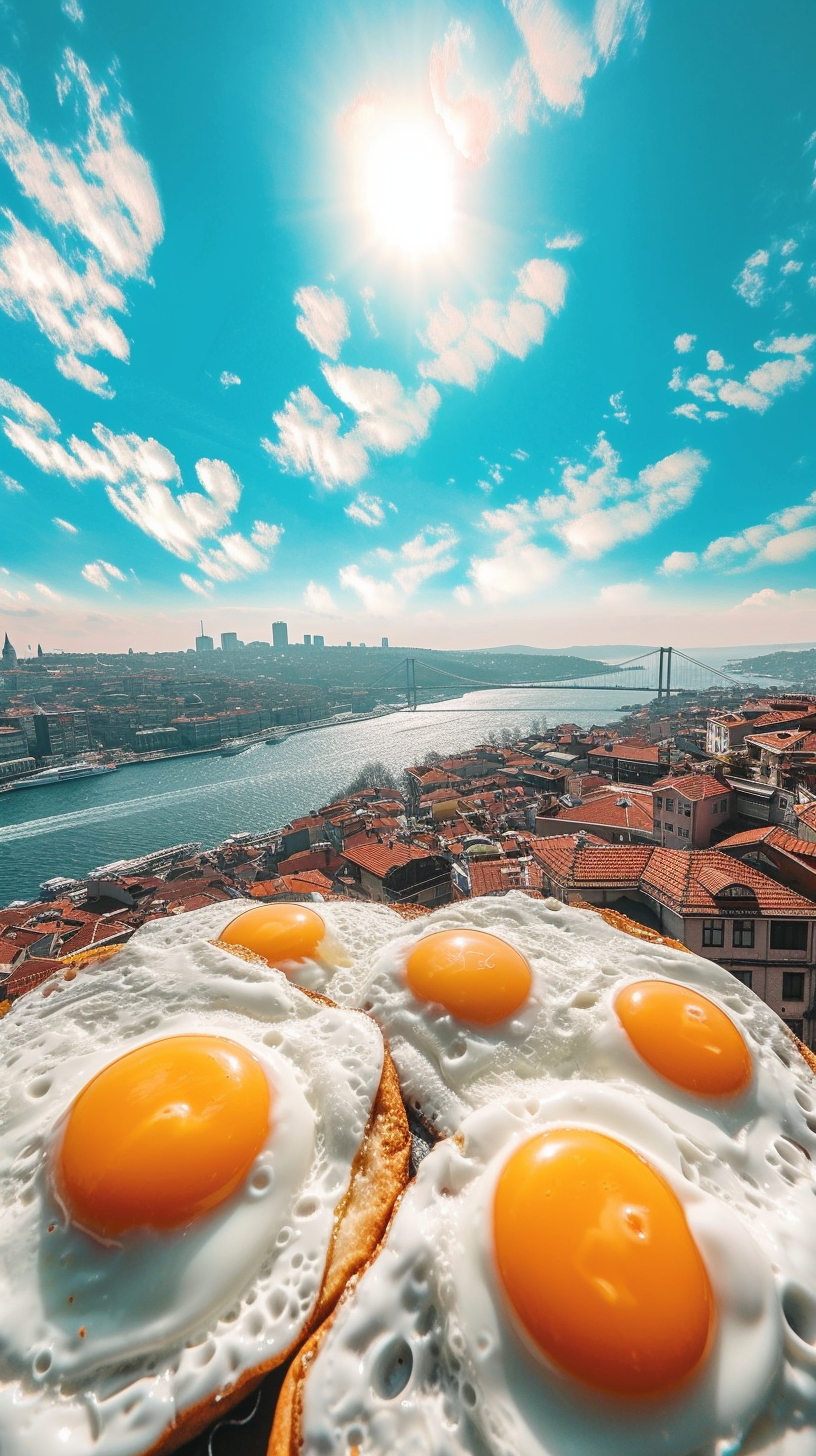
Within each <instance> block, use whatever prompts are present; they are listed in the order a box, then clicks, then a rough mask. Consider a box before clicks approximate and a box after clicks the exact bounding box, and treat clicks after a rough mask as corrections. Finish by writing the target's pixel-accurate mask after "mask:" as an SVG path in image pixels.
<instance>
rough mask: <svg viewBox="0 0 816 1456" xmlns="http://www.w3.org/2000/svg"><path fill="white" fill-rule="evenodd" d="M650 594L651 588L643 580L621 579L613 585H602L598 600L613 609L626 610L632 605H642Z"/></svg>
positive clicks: (617, 610)
mask: <svg viewBox="0 0 816 1456" xmlns="http://www.w3.org/2000/svg"><path fill="white" fill-rule="evenodd" d="M648 595H649V588H648V586H647V585H646V583H645V582H643V581H619V582H615V583H614V584H613V585H611V586H602V587H601V590H600V591H599V593H598V600H599V602H600V603H601V605H602V606H604V607H610V608H611V609H612V610H613V611H616V612H619V611H622V612H626V611H630V610H631V609H632V607H638V606H642V604H643V602H644V601H645V599H646V597H648Z"/></svg>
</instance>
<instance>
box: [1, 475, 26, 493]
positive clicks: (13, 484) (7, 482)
mask: <svg viewBox="0 0 816 1456" xmlns="http://www.w3.org/2000/svg"><path fill="white" fill-rule="evenodd" d="M0 485H2V487H3V489H4V490H7V491H8V493H9V495H25V487H24V486H22V485H21V484H20V482H19V480H15V479H14V476H13V475H6V472H5V470H0Z"/></svg>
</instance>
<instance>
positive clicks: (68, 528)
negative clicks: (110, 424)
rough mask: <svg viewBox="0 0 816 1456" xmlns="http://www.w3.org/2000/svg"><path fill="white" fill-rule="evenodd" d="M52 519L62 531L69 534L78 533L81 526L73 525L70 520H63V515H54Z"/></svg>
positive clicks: (74, 534)
mask: <svg viewBox="0 0 816 1456" xmlns="http://www.w3.org/2000/svg"><path fill="white" fill-rule="evenodd" d="M52 519H53V523H54V525H55V526H58V527H59V529H60V530H61V531H64V532H65V533H66V535H67V536H76V535H77V532H78V529H79V528H78V527H77V526H72V525H71V522H70V521H65V520H63V518H62V516H54V517H52Z"/></svg>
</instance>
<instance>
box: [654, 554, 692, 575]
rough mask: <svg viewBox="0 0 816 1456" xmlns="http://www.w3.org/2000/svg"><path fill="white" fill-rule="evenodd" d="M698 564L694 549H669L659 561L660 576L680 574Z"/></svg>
mask: <svg viewBox="0 0 816 1456" xmlns="http://www.w3.org/2000/svg"><path fill="white" fill-rule="evenodd" d="M698 565H699V557H698V556H697V552H696V551H671V552H669V555H668V556H666V557H665V558H664V560H663V562H662V563H661V566H660V568H659V569H660V573H661V575H662V576H682V575H684V574H685V573H686V572H687V571H694V569H695V567H696V566H698Z"/></svg>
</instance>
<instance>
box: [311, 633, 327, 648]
mask: <svg viewBox="0 0 816 1456" xmlns="http://www.w3.org/2000/svg"><path fill="white" fill-rule="evenodd" d="M312 645H313V646H314V647H325V646H326V639H325V637H319V636H318V635H317V633H315V635H314V637H313V639H312Z"/></svg>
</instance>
